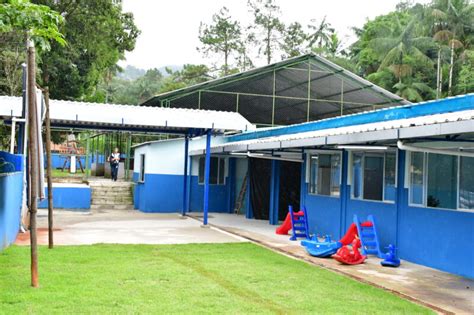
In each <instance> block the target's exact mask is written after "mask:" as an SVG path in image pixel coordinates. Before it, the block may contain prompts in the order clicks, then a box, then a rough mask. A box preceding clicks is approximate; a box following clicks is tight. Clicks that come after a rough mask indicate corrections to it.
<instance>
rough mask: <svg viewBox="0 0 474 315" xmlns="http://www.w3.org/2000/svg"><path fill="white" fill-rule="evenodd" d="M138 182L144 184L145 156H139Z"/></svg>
mask: <svg viewBox="0 0 474 315" xmlns="http://www.w3.org/2000/svg"><path fill="white" fill-rule="evenodd" d="M138 181H139V182H140V183H144V182H145V154H140V173H139V174H138Z"/></svg>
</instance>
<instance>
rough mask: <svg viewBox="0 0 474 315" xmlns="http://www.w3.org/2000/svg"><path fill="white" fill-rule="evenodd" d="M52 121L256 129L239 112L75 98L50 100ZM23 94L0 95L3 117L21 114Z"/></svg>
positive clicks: (171, 128)
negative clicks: (79, 100)
mask: <svg viewBox="0 0 474 315" xmlns="http://www.w3.org/2000/svg"><path fill="white" fill-rule="evenodd" d="M50 111H51V114H50V115H51V123H52V125H53V126H54V125H56V126H58V125H71V126H78V127H79V126H82V127H84V126H87V127H90V128H91V129H93V128H94V127H97V128H100V127H118V128H123V129H128V128H130V129H135V128H140V129H147V130H155V129H156V130H158V129H159V130H164V129H166V130H171V131H173V130H175V131H178V130H185V129H189V128H195V129H214V130H216V131H245V130H253V129H255V126H254V125H252V124H251V123H250V122H249V121H248V120H247V119H245V118H244V117H243V116H242V115H240V114H238V113H235V112H223V111H211V110H195V109H183V108H161V107H145V106H135V105H114V104H101V103H87V102H75V101H60V100H50ZM21 113H22V98H21V97H11V96H0V117H4V118H8V117H20V116H21Z"/></svg>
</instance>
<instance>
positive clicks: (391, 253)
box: [380, 244, 400, 267]
mask: <svg viewBox="0 0 474 315" xmlns="http://www.w3.org/2000/svg"><path fill="white" fill-rule="evenodd" d="M387 249H388V252H387V253H386V254H385V259H384V260H382V261H381V262H380V264H381V265H382V266H384V267H398V266H400V259H398V258H397V255H396V253H395V252H396V249H395V246H393V245H392V244H390V245H388V247H387Z"/></svg>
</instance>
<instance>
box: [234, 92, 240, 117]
mask: <svg viewBox="0 0 474 315" xmlns="http://www.w3.org/2000/svg"><path fill="white" fill-rule="evenodd" d="M239 98H240V94H239V93H237V96H236V100H235V112H236V113H238V112H239Z"/></svg>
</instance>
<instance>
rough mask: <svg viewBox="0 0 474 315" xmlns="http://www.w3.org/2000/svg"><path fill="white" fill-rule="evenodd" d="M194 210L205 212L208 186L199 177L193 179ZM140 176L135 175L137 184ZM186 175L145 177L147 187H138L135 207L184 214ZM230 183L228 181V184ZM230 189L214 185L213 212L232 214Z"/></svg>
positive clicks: (191, 202) (192, 197)
mask: <svg viewBox="0 0 474 315" xmlns="http://www.w3.org/2000/svg"><path fill="white" fill-rule="evenodd" d="M190 177H191V180H190V183H191V184H190V210H191V211H202V208H203V203H204V186H203V185H199V184H198V177H197V176H190ZM137 178H138V174H137V173H134V180H135V181H136V179H137ZM183 181H184V179H183V175H165V174H145V182H144V183H136V186H135V195H134V205H135V208H136V209H138V210H140V211H143V212H162V213H171V212H181V210H182V208H183ZM227 182H228V180H226V183H227ZM228 197H229V192H228V187H227V184H226V185H210V194H209V211H212V212H227V211H228V206H229V202H228Z"/></svg>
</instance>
